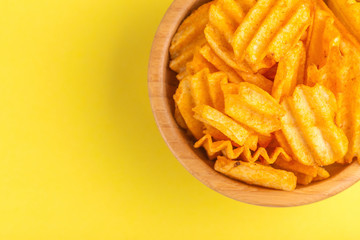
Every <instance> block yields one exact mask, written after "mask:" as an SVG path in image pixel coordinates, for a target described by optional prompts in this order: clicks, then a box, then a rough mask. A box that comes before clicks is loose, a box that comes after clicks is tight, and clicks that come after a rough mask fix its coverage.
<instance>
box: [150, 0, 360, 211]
mask: <svg viewBox="0 0 360 240" xmlns="http://www.w3.org/2000/svg"><path fill="white" fill-rule="evenodd" d="M205 2H208V1H206V0H175V1H174V2H173V3H172V5H171V6H170V7H169V9H168V11H167V12H166V14H165V16H164V18H163V20H162V21H161V23H160V26H159V28H158V30H157V33H156V36H155V38H154V42H153V46H152V50H151V55H150V62H149V71H148V87H149V96H150V102H151V107H152V111H153V114H154V116H155V120H156V123H157V126H158V128H159V130H160V132H161V134H162V136H163V138H164V140H165V142H166V143H167V145H168V146H169V148H170V150H171V151H172V152H173V154H174V155H175V157H176V158H177V159H178V160H179V162H180V163H181V164H182V165H183V166H184V167H185V168H186V169H187V170H188V171H189V172H190V173H191V174H192V175H193V176H194V177H196V178H197V179H198V180H199V181H201V182H202V183H204V184H205V185H206V186H208V187H210V188H211V189H213V190H215V191H217V192H219V193H221V194H223V195H225V196H227V197H230V198H232V199H235V200H238V201H241V202H245V203H250V204H255V205H262V206H276V207H288V206H298V205H304V204H309V203H313V202H316V201H320V200H322V199H326V198H328V197H331V196H333V195H335V194H337V193H339V192H341V191H343V190H344V189H346V188H348V187H350V186H351V185H353V184H354V183H355V182H357V181H358V180H359V178H360V165H359V164H358V163H357V162H354V163H353V164H350V165H348V166H342V165H334V166H331V167H329V168H328V170H329V172H330V174H331V177H330V178H329V179H326V180H324V181H321V182H316V183H312V184H310V185H309V186H300V187H297V188H296V189H295V190H294V191H292V192H285V191H280V190H273V189H267V188H263V187H257V186H251V185H248V184H245V183H242V182H239V181H236V180H233V179H230V178H228V177H226V176H224V175H222V174H220V173H218V172H216V171H215V170H214V169H213V165H214V162H212V161H209V160H208V159H207V158H206V155H205V152H203V150H200V149H194V148H193V143H194V141H193V139H191V138H190V137H189V136H187V135H186V133H185V131H184V130H182V129H181V128H180V127H179V126H178V125H177V124H176V122H175V120H174V115H173V113H174V101H173V98H172V96H173V94H174V92H175V90H176V87H177V85H178V81H177V80H176V78H175V73H174V72H172V71H171V70H170V69H169V67H168V65H169V53H168V49H169V45H170V42H171V39H172V37H173V35H174V34H175V32H176V30H177V28H178V26H179V25H180V23H181V22H182V20H183V19H184V18H185V17H186V16H188V15H189V14H190V12H191V11H192V10H194V9H196V8H197V7H199V6H200V5H201V4H203V3H205Z"/></svg>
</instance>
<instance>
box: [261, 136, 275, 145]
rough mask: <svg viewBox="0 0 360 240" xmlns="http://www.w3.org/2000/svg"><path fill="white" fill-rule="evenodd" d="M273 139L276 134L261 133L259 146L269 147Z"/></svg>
mask: <svg viewBox="0 0 360 240" xmlns="http://www.w3.org/2000/svg"><path fill="white" fill-rule="evenodd" d="M273 139H274V135H270V136H264V135H259V146H260V147H263V148H267V147H268V146H269V145H270V143H271V142H272V140H273Z"/></svg>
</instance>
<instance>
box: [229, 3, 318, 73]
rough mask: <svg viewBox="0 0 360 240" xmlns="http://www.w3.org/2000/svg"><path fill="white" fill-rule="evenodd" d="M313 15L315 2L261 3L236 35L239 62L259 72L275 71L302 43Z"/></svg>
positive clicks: (245, 19)
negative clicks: (276, 65) (276, 66)
mask: <svg viewBox="0 0 360 240" xmlns="http://www.w3.org/2000/svg"><path fill="white" fill-rule="evenodd" d="M312 14H313V5H312V2H311V1H307V0H278V1H275V0H263V1H262V0H259V1H258V2H257V3H256V4H255V6H254V7H253V8H252V9H250V11H249V12H248V14H247V15H246V16H245V18H244V20H243V21H242V23H241V24H240V26H239V27H238V28H237V30H236V32H235V34H234V37H233V41H232V47H233V49H234V54H235V57H236V59H237V62H243V61H244V60H245V61H246V62H247V63H248V64H249V65H250V67H251V68H252V70H253V71H255V72H257V71H259V70H260V69H262V68H271V67H272V66H273V65H275V64H276V62H278V61H280V59H281V58H283V57H284V56H285V55H286V53H287V52H288V51H289V50H290V49H291V48H293V46H295V44H296V43H297V42H298V41H299V40H300V38H301V37H302V35H303V34H304V32H305V31H306V30H307V29H308V27H309V26H310V23H311V19H312ZM284 23H285V25H284Z"/></svg>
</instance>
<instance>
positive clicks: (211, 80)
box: [208, 72, 228, 112]
mask: <svg viewBox="0 0 360 240" xmlns="http://www.w3.org/2000/svg"><path fill="white" fill-rule="evenodd" d="M226 83H228V78H227V75H226V74H225V73H223V72H217V73H213V74H210V75H208V84H209V95H210V99H211V103H212V106H213V107H214V108H216V109H217V110H219V111H220V112H224V93H223V91H222V90H221V84H226Z"/></svg>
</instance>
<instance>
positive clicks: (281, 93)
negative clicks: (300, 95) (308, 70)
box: [271, 42, 306, 102]
mask: <svg viewBox="0 0 360 240" xmlns="http://www.w3.org/2000/svg"><path fill="white" fill-rule="evenodd" d="M305 55H306V53H305V46H304V44H303V43H302V42H298V43H297V44H296V46H295V47H294V48H292V49H291V50H290V51H289V52H288V53H287V55H285V57H284V58H283V59H282V60H280V62H279V65H278V68H277V73H276V75H275V80H274V86H273V88H272V93H271V95H272V96H273V97H274V98H275V99H276V100H277V101H278V102H280V101H281V100H282V98H283V97H287V96H291V95H292V93H293V91H294V89H295V87H296V85H298V84H301V83H303V81H304V79H303V78H304V71H305V60H306V59H305Z"/></svg>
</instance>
